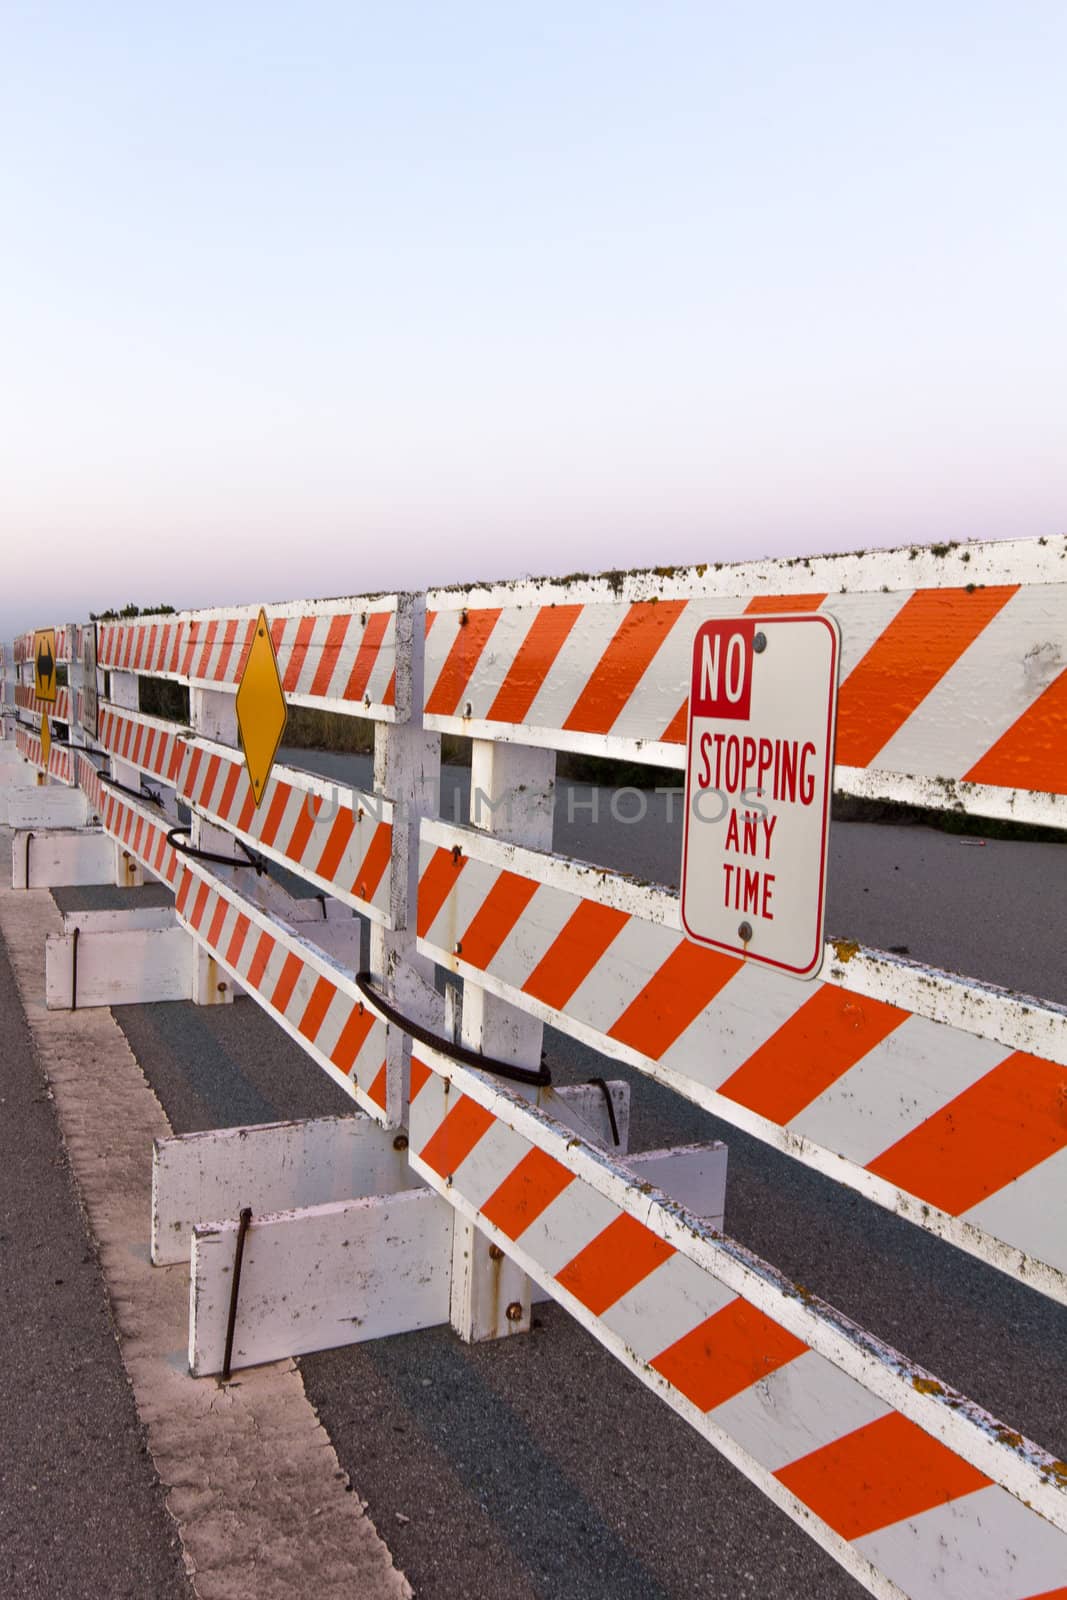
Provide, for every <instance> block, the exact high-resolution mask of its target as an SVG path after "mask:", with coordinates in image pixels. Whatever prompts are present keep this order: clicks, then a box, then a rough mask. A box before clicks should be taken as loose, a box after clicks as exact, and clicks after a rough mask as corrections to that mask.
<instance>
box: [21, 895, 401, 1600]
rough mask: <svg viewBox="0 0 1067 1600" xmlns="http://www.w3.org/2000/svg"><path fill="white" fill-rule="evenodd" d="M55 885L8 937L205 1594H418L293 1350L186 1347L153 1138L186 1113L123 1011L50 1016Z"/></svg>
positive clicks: (256, 1597)
mask: <svg viewBox="0 0 1067 1600" xmlns="http://www.w3.org/2000/svg"><path fill="white" fill-rule="evenodd" d="M59 929H60V917H59V913H58V912H57V910H56V908H55V905H54V903H53V901H52V898H51V896H50V895H49V894H47V893H46V892H44V891H38V890H33V891H30V892H25V891H14V890H11V889H10V888H8V887H6V886H5V887H3V888H0V933H2V935H3V938H4V941H5V944H6V945H7V949H8V954H9V956H10V960H11V964H12V967H13V969H14V972H15V977H16V982H17V984H18V988H19V993H20V996H21V998H22V1004H23V1007H24V1010H25V1012H26V1017H27V1021H28V1023H29V1027H30V1031H31V1033H32V1036H33V1040H34V1045H35V1048H36V1050H37V1052H38V1055H39V1057H40V1059H41V1062H42V1065H43V1067H44V1070H45V1072H46V1074H47V1077H48V1079H49V1082H50V1083H51V1086H52V1089H53V1092H54V1094H55V1100H56V1109H57V1112H58V1115H59V1122H60V1127H61V1129H62V1133H63V1138H64V1142H65V1144H66V1147H67V1150H68V1153H69V1157H70V1163H71V1168H72V1171H73V1173H74V1176H75V1179H76V1181H77V1184H78V1187H79V1189H80V1191H81V1195H82V1200H83V1204H84V1206H85V1210H86V1213H87V1215H88V1218H89V1223H90V1226H91V1229H92V1233H93V1236H94V1238H95V1239H96V1241H97V1244H98V1247H99V1256H100V1262H101V1265H102V1268H103V1272H104V1278H105V1283H106V1287H107V1290H108V1294H109V1296H110V1300H111V1305H112V1310H113V1314H114V1319H115V1325H116V1328H117V1330H118V1333H119V1340H120V1346H121V1350H122V1357H123V1361H124V1363H125V1366H126V1370H127V1372H128V1374H129V1377H130V1382H131V1384H132V1387H133V1392H134V1398H135V1401H136V1405H137V1410H138V1413H139V1415H140V1417H141V1420H142V1421H143V1423H144V1424H145V1426H146V1429H147V1433H148V1441H149V1448H150V1450H151V1453H152V1457H153V1460H154V1462H155V1466H156V1470H157V1472H158V1473H159V1477H160V1479H161V1480H162V1482H163V1484H164V1485H165V1487H166V1489H167V1506H168V1509H169V1510H170V1512H171V1514H172V1515H173V1517H174V1519H175V1521H176V1522H177V1524H178V1529H179V1532H180V1536H181V1541H182V1548H183V1553H184V1557H185V1562H186V1566H187V1568H188V1570H189V1573H190V1576H191V1578H192V1582H193V1586H194V1588H195V1590H196V1593H197V1594H198V1595H199V1596H200V1597H201V1600H291V1597H292V1596H293V1595H294V1594H303V1593H308V1592H314V1594H315V1595H316V1600H408V1597H410V1596H411V1594H412V1590H411V1586H410V1584H409V1583H408V1581H407V1579H406V1578H405V1577H404V1576H403V1574H402V1573H400V1572H399V1571H397V1569H396V1567H395V1566H394V1565H393V1560H392V1557H391V1555H390V1553H389V1550H388V1548H387V1547H386V1545H385V1544H384V1542H383V1541H382V1540H381V1538H380V1537H379V1536H378V1533H377V1531H376V1529H375V1528H374V1525H373V1524H372V1522H371V1520H370V1518H369V1517H368V1516H367V1515H366V1510H365V1507H364V1505H363V1503H362V1501H361V1500H360V1499H359V1496H358V1494H356V1493H354V1492H352V1489H351V1486H350V1485H349V1483H348V1479H347V1475H346V1474H345V1473H344V1472H343V1471H342V1469H341V1468H340V1466H339V1463H338V1460H337V1456H336V1454H335V1452H334V1449H333V1446H332V1444H331V1443H330V1439H329V1436H328V1435H327V1433H326V1431H325V1429H324V1428H323V1427H322V1425H321V1423H320V1422H319V1420H318V1418H317V1416H316V1414H315V1411H314V1409H313V1408H312V1406H311V1404H310V1402H309V1401H308V1399H307V1397H306V1395H305V1393H304V1386H303V1382H302V1380H301V1377H300V1373H299V1371H298V1370H297V1368H296V1366H295V1365H294V1363H293V1362H291V1361H285V1362H277V1363H274V1364H273V1365H270V1366H265V1367H259V1368H255V1369H253V1370H250V1371H247V1372H242V1373H240V1374H239V1375H238V1377H237V1378H236V1379H235V1380H234V1381H233V1382H232V1383H230V1384H229V1385H227V1386H225V1387H223V1386H220V1385H219V1384H218V1383H216V1381H215V1380H214V1379H201V1380H197V1379H193V1378H191V1377H190V1376H189V1374H188V1368H187V1358H186V1353H185V1350H184V1348H182V1347H181V1341H182V1337H183V1334H184V1331H185V1328H186V1326H187V1322H188V1302H189V1274H188V1269H187V1268H186V1267H153V1266H151V1264H150V1262H149V1259H148V1231H149V1216H150V1207H151V1151H152V1140H153V1139H154V1138H158V1137H160V1136H161V1135H165V1134H168V1133H169V1132H170V1131H171V1130H170V1125H169V1123H168V1122H167V1119H166V1116H165V1115H164V1113H163V1110H162V1107H161V1106H160V1104H159V1101H158V1100H157V1099H156V1097H155V1095H154V1093H153V1092H152V1090H151V1089H150V1087H149V1086H148V1084H147V1082H146V1081H145V1078H144V1075H143V1073H142V1072H141V1069H140V1067H139V1066H138V1064H137V1061H136V1060H135V1058H134V1056H133V1055H132V1053H131V1051H130V1049H129V1046H128V1045H127V1043H126V1039H125V1037H124V1035H123V1034H122V1031H121V1029H120V1028H119V1027H118V1025H117V1023H116V1022H115V1021H114V1018H113V1017H112V1015H111V1012H110V1011H108V1010H93V1011H84V1012H76V1013H71V1012H49V1011H46V1009H45V1005H44V940H45V935H46V934H48V933H54V932H58V931H59Z"/></svg>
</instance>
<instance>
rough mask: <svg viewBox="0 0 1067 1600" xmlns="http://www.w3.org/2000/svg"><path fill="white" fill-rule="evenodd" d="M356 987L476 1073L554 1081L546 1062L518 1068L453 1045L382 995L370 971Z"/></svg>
mask: <svg viewBox="0 0 1067 1600" xmlns="http://www.w3.org/2000/svg"><path fill="white" fill-rule="evenodd" d="M356 988H357V989H358V990H359V992H360V994H362V995H365V996H366V998H367V999H368V1000H369V1001H370V1003H371V1005H372V1006H373V1007H374V1009H375V1011H380V1012H381V1014H382V1016H383V1017H385V1019H386V1021H387V1022H393V1023H395V1024H396V1026H397V1027H398V1028H402V1029H403V1030H404V1032H405V1033H410V1035H411V1037H412V1038H413V1039H417V1040H418V1042H419V1044H424V1045H426V1046H427V1048H428V1049H430V1050H436V1051H437V1052H438V1054H439V1055H442V1056H447V1057H448V1059H449V1061H458V1062H459V1064H460V1066H463V1067H473V1068H474V1069H475V1071H476V1072H490V1073H492V1075H493V1077H494V1078H507V1079H509V1080H510V1081H511V1082H512V1083H527V1084H532V1085H533V1087H534V1088H537V1089H545V1088H547V1087H548V1085H549V1084H550V1083H551V1082H552V1075H551V1073H550V1072H549V1070H548V1068H547V1067H546V1066H544V1065H543V1064H542V1065H541V1066H540V1067H537V1068H533V1067H517V1066H516V1065H515V1064H514V1062H512V1061H495V1060H494V1059H493V1057H492V1056H480V1055H479V1054H478V1052H477V1051H476V1050H468V1049H467V1048H466V1046H465V1045H462V1044H453V1043H452V1041H451V1039H442V1038H440V1037H439V1036H438V1035H437V1034H436V1033H431V1032H430V1030H429V1028H424V1027H422V1026H421V1024H420V1023H418V1022H412V1021H411V1020H410V1019H409V1018H408V1017H405V1016H404V1015H403V1013H402V1012H400V1011H398V1010H397V1009H396V1007H395V1006H394V1005H392V1004H391V1003H390V1002H389V1001H388V1000H387V999H386V998H385V996H384V995H382V994H379V992H378V990H377V989H376V988H375V987H374V980H373V978H372V976H371V974H370V973H369V972H357V973H356Z"/></svg>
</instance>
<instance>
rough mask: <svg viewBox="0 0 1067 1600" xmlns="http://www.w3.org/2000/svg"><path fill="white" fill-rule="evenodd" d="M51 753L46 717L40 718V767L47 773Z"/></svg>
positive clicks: (50, 739)
mask: <svg viewBox="0 0 1067 1600" xmlns="http://www.w3.org/2000/svg"><path fill="white" fill-rule="evenodd" d="M51 753H52V730H51V728H50V727H49V726H48V717H47V715H45V716H43V717H42V718H41V765H42V767H43V768H44V769H45V771H46V772H47V771H48V757H49V756H50V755H51Z"/></svg>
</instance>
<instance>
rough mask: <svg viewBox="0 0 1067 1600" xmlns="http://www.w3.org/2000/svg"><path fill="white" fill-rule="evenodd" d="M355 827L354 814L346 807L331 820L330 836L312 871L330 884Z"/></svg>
mask: <svg viewBox="0 0 1067 1600" xmlns="http://www.w3.org/2000/svg"><path fill="white" fill-rule="evenodd" d="M355 826H356V816H355V812H354V811H352V810H351V809H350V808H349V807H347V806H346V807H345V809H344V810H343V811H339V812H338V813H337V815H336V817H335V818H334V819H333V827H332V828H331V829H330V836H329V838H328V839H327V840H326V843H325V845H324V846H323V851H322V855H321V856H320V857H319V863H318V866H317V867H315V869H314V870H315V872H316V873H317V874H318V876H319V877H320V878H328V879H329V880H330V882H331V883H332V882H333V879H334V877H335V876H336V873H337V868H338V866H339V865H340V862H341V857H342V856H343V855H344V853H345V847H346V845H347V844H348V841H349V839H351V837H352V831H353V829H354V828H355Z"/></svg>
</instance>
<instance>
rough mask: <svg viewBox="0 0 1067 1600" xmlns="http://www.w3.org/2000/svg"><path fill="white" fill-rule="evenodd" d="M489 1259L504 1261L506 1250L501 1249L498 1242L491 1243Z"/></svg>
mask: <svg viewBox="0 0 1067 1600" xmlns="http://www.w3.org/2000/svg"><path fill="white" fill-rule="evenodd" d="M489 1259H490V1261H503V1259H504V1252H503V1250H501V1248H500V1246H499V1245H498V1244H491V1245H490V1246H489Z"/></svg>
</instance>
